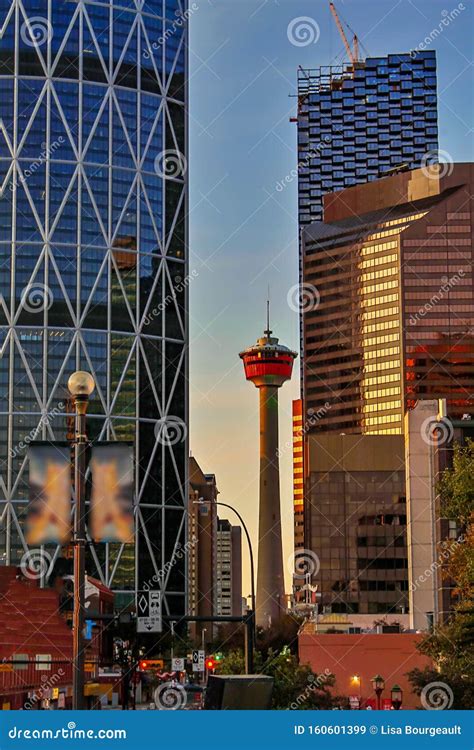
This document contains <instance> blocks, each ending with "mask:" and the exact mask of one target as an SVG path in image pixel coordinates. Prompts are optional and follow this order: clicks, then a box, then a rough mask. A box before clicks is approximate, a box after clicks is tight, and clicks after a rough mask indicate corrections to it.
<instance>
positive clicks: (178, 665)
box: [171, 657, 184, 672]
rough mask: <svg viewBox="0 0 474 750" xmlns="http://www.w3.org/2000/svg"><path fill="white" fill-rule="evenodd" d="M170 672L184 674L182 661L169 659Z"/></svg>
mask: <svg viewBox="0 0 474 750" xmlns="http://www.w3.org/2000/svg"><path fill="white" fill-rule="evenodd" d="M171 670H172V671H173V672H184V659H178V658H177V657H175V658H174V659H171Z"/></svg>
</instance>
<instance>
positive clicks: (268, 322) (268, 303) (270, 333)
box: [264, 285, 272, 338]
mask: <svg viewBox="0 0 474 750" xmlns="http://www.w3.org/2000/svg"><path fill="white" fill-rule="evenodd" d="M264 333H265V335H266V336H267V337H268V338H270V336H271V335H272V331H271V330H270V285H269V286H268V294H267V330H266V331H264Z"/></svg>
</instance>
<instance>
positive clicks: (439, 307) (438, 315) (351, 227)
mask: <svg viewBox="0 0 474 750" xmlns="http://www.w3.org/2000/svg"><path fill="white" fill-rule="evenodd" d="M473 178H474V168H473V165H472V164H456V165H453V164H450V165H435V166H430V167H425V168H422V169H417V170H414V171H408V172H402V173H399V174H395V175H393V176H390V177H386V178H384V179H381V180H377V181H374V182H369V183H366V184H365V185H359V186H355V187H352V188H348V189H346V190H343V191H341V192H338V193H331V194H329V195H327V196H326V197H325V200H324V222H317V223H314V224H312V225H311V226H309V227H307V228H306V229H305V231H304V233H303V238H302V241H303V250H304V283H305V284H306V285H309V286H311V287H314V288H316V289H317V290H318V295H319V304H318V306H317V307H315V309H313V310H310V311H308V312H307V313H306V314H305V315H304V401H305V408H306V410H310V409H312V410H314V411H315V412H317V413H318V414H320V418H319V419H318V420H317V421H316V422H315V423H314V425H313V426H310V428H309V429H310V431H311V432H326V431H335V432H338V433H340V432H345V433H367V434H379V435H380V434H390V433H391V434H397V433H402V432H403V425H404V414H405V411H406V409H411V408H413V407H414V405H415V404H416V402H417V400H419V399H433V398H445V399H446V401H447V413H448V415H449V416H452V417H454V418H460V417H462V415H463V414H464V413H465V412H469V411H470V410H472V404H473V399H474V333H473V326H474V273H473V254H474V247H473V236H472V226H473V219H474V217H473V200H472V195H473V193H474V186H473Z"/></svg>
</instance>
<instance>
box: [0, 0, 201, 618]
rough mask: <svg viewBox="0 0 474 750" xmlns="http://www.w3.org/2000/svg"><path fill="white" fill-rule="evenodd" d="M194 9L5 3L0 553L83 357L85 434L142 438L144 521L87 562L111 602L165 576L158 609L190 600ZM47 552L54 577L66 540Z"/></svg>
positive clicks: (11, 548)
mask: <svg viewBox="0 0 474 750" xmlns="http://www.w3.org/2000/svg"><path fill="white" fill-rule="evenodd" d="M187 14H188V11H187V9H186V3H185V2H184V1H183V2H181V0H145V2H141V1H139V0H136V2H134V0H114V2H113V3H112V2H83V3H75V2H59V1H58V2H56V0H55V1H54V2H48V1H47V0H25V1H24V2H19V1H16V0H12V1H11V2H10V0H1V1H0V27H1V28H2V30H3V32H2V38H1V40H0V117H1V122H0V186H1V191H2V192H1V199H0V268H1V276H0V292H1V295H2V296H1V299H0V303H1V304H0V378H1V380H0V467H1V479H2V482H1V485H0V522H1V526H0V562H1V563H3V564H18V563H19V562H20V561H21V559H22V557H23V556H24V554H25V553H26V552H27V551H28V550H27V545H26V543H25V538H24V535H23V528H24V518H25V512H26V505H27V496H28V466H27V458H26V448H27V445H28V443H29V442H30V441H32V440H46V441H53V440H66V439H70V438H71V436H72V417H71V416H70V413H71V405H70V403H69V401H68V395H67V389H66V384H67V380H68V377H69V375H70V374H71V373H72V372H73V371H74V370H77V369H84V370H88V371H90V372H91V373H92V375H93V376H94V378H95V381H96V391H95V393H94V396H93V398H92V400H91V403H90V408H89V416H88V432H89V437H90V438H91V439H92V440H112V441H114V440H127V441H132V442H133V444H134V446H135V452H136V485H135V502H136V528H137V533H136V543H135V544H133V545H119V544H91V545H90V547H89V559H88V563H87V572H88V573H89V574H90V575H92V576H95V577H96V578H99V579H100V580H101V581H102V582H103V583H104V584H106V585H107V586H109V587H111V588H112V589H113V590H114V591H116V592H117V594H118V596H117V603H118V604H119V605H120V604H121V603H125V602H126V601H127V600H130V601H132V600H133V596H134V593H133V592H134V591H136V590H137V589H138V590H139V589H141V588H143V586H144V585H145V584H148V585H149V586H150V588H161V590H162V594H163V605H164V613H165V614H166V613H168V614H180V613H183V612H184V607H185V561H184V555H182V554H180V555H178V556H177V557H176V552H177V550H179V549H180V546H181V545H182V544H183V543H184V541H185V503H186V501H187V498H186V491H185V486H186V475H187V468H186V467H187V429H186V423H187V387H186V369H187V355H186V337H187V322H186V316H187V304H186V300H187V283H186V282H187V252H186V246H187V220H186V214H187V175H186V171H187V169H186V167H187V162H186V77H187V76H186V54H187V53H186V48H187V40H186V36H187V33H186V20H187V18H186V17H187ZM68 414H69V416H68ZM45 552H46V553H47V555H48V556H49V557H47V558H46V559H47V560H48V569H47V571H46V574H45V578H48V576H50V575H51V572H52V570H53V569H54V568H56V569H58V566H59V568H60V563H61V560H62V559H64V558H65V557H66V558H67V556H68V555H69V554H70V550H67V549H66V550H65V549H62V550H61V549H60V548H48V549H47V550H46V551H45ZM120 595H122V596H120Z"/></svg>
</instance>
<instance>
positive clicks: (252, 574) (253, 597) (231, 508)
mask: <svg viewBox="0 0 474 750" xmlns="http://www.w3.org/2000/svg"><path fill="white" fill-rule="evenodd" d="M215 504H216V505H222V506H223V507H224V508H229V510H232V511H233V512H234V513H235V515H236V516H237V518H238V519H239V521H240V523H241V524H242V528H243V530H244V531H245V536H246V537H247V542H248V545H249V555H250V585H251V589H252V610H253V612H254V613H255V575H254V565H253V549H252V542H251V539H250V534H249V532H248V529H247V526H246V524H245V521H244V519H243V518H242V516H241V515H240V513H239V511H238V510H236V509H235V508H234V507H233V506H232V505H229V504H228V503H222V502H221V501H220V500H216V501H215Z"/></svg>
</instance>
